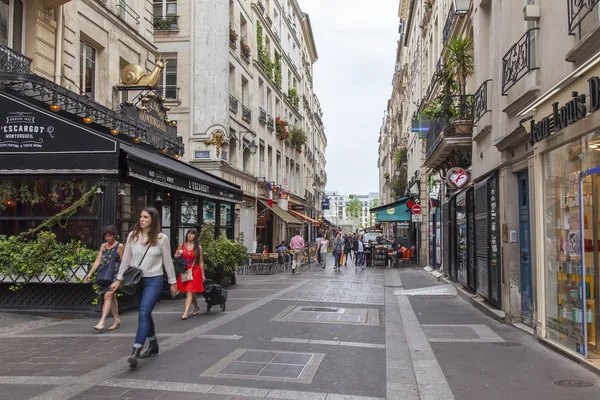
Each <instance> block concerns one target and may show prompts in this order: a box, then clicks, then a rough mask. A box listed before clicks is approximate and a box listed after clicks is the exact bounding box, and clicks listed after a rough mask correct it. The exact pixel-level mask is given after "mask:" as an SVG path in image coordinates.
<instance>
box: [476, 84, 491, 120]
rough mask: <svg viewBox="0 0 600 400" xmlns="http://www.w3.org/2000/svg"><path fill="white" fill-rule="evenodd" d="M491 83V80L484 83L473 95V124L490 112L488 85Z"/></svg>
mask: <svg viewBox="0 0 600 400" xmlns="http://www.w3.org/2000/svg"><path fill="white" fill-rule="evenodd" d="M491 81H492V80H491V79H488V80H486V81H484V82H483V83H482V84H481V86H479V89H477V91H476V92H475V94H474V95H473V124H476V123H477V122H478V121H479V120H480V119H481V117H483V116H484V115H485V113H487V112H488V111H490V109H489V108H488V86H489V85H488V83H490V82H491Z"/></svg>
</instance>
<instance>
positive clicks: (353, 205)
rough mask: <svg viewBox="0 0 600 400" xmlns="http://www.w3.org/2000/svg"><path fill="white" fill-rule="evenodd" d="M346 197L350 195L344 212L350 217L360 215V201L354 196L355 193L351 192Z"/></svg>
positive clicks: (361, 204) (361, 205) (361, 206)
mask: <svg viewBox="0 0 600 400" xmlns="http://www.w3.org/2000/svg"><path fill="white" fill-rule="evenodd" d="M348 197H350V201H349V202H348V205H347V206H346V214H347V215H349V216H350V217H352V218H358V217H360V214H361V212H362V208H363V203H362V201H360V199H359V198H358V197H356V195H353V194H351V195H350V196H348Z"/></svg>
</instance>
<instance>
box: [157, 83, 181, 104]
mask: <svg viewBox="0 0 600 400" xmlns="http://www.w3.org/2000/svg"><path fill="white" fill-rule="evenodd" d="M156 90H157V93H162V96H163V97H164V98H165V101H179V88H178V87H177V85H164V86H159V87H158V88H157V89H156Z"/></svg>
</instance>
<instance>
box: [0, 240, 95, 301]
mask: <svg viewBox="0 0 600 400" xmlns="http://www.w3.org/2000/svg"><path fill="white" fill-rule="evenodd" d="M97 254H98V251H97V250H92V249H87V248H85V247H83V245H82V244H81V242H80V241H78V240H73V241H71V242H69V243H60V242H58V241H57V240H56V235H55V234H54V233H52V232H48V231H43V232H40V233H39V234H38V235H37V236H36V238H35V239H32V240H23V239H22V238H21V237H19V236H10V237H9V238H8V239H6V240H0V274H1V275H4V276H9V275H11V276H13V277H16V276H22V277H23V278H24V279H25V281H24V282H21V283H18V284H17V285H15V286H12V287H11V288H10V289H11V290H17V289H19V288H21V287H22V286H23V285H25V284H26V283H28V282H29V281H30V280H31V278H32V277H33V276H36V275H44V274H45V275H48V276H51V277H54V278H65V277H67V275H68V273H69V270H70V269H75V268H77V267H78V266H80V265H91V264H93V263H94V260H95V259H96V256H97Z"/></svg>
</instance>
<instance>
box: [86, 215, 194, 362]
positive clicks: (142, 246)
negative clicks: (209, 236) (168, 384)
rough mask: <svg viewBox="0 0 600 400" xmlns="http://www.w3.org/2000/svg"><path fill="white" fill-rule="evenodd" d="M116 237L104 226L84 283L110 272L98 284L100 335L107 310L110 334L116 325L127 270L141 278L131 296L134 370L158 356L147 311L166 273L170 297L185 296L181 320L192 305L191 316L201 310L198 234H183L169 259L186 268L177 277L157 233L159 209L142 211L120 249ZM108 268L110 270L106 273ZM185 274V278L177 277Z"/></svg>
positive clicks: (166, 244) (162, 236) (164, 237)
mask: <svg viewBox="0 0 600 400" xmlns="http://www.w3.org/2000/svg"><path fill="white" fill-rule="evenodd" d="M117 236H118V230H117V228H116V227H115V226H112V225H111V226H108V227H106V228H105V230H104V240H105V243H103V244H102V245H101V246H100V250H99V252H98V256H97V258H96V260H95V262H94V264H93V265H92V268H91V269H90V271H89V273H88V274H87V275H86V277H85V281H86V282H90V281H91V279H92V276H93V275H94V273H95V272H98V275H100V273H101V272H102V275H103V276H106V273H107V272H109V271H110V272H109V273H110V274H113V279H111V280H110V281H112V282H111V283H110V284H105V285H100V284H99V289H98V294H99V295H102V296H103V297H104V305H103V307H102V316H101V318H100V321H99V322H98V323H97V324H96V326H94V329H96V330H98V331H103V330H104V326H105V323H106V319H107V318H108V315H109V313H110V312H112V315H113V318H114V323H113V324H112V325H111V326H110V327H109V328H108V329H109V330H114V329H118V328H119V327H120V326H121V321H120V319H119V309H118V303H117V296H116V293H115V292H116V291H117V290H118V289H119V288H120V287H121V285H122V284H123V280H124V275H126V274H127V272H128V269H130V268H138V269H139V270H141V271H140V272H141V278H140V280H139V283H138V284H137V285H136V288H135V293H134V294H133V299H134V302H135V304H136V306H137V308H138V327H137V331H136V335H135V340H134V343H133V350H132V353H131V356H130V357H129V358H128V363H129V365H130V366H132V367H136V366H137V365H138V362H139V359H144V358H150V357H152V356H155V355H157V354H158V353H159V346H158V339H157V337H156V329H155V325H154V320H153V319H152V311H153V309H154V306H155V305H156V303H157V302H158V300H159V299H160V294H161V291H162V287H163V274H164V273H165V272H166V274H167V281H168V283H169V285H170V291H171V295H172V296H173V297H175V296H176V295H177V294H178V293H186V300H185V308H184V312H183V315H182V317H181V319H182V320H187V319H188V318H189V312H190V309H191V307H192V305H193V306H194V310H193V312H192V315H197V314H198V312H199V311H200V307H199V306H198V299H197V297H196V294H197V293H202V292H204V280H205V274H204V259H203V252H202V246H200V243H199V241H198V231H197V230H196V229H190V230H188V232H187V233H186V238H185V241H184V242H183V243H181V244H180V245H179V246H178V248H177V250H176V252H175V255H174V256H175V258H176V259H177V258H181V262H182V263H183V264H185V268H186V271H190V270H191V272H188V273H185V274H184V273H182V274H180V275H179V276H176V273H175V268H174V265H173V259H172V258H171V244H170V242H169V237H168V236H167V235H165V234H163V233H162V232H161V226H160V215H159V212H158V210H156V209H155V208H153V207H147V208H145V209H144V210H143V211H142V212H141V214H140V219H139V220H138V222H137V223H136V224H135V226H134V227H133V229H132V231H131V232H130V233H129V235H128V236H127V242H126V244H125V246H123V244H121V243H119V242H118V240H117ZM107 268H109V270H106V269H107ZM126 271H127V272H126ZM184 275H185V279H183V278H182V277H183V276H184ZM98 283H100V282H98ZM146 341H148V347H147V349H146V351H145V352H144V353H142V348H143V347H144V344H145V343H146Z"/></svg>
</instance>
